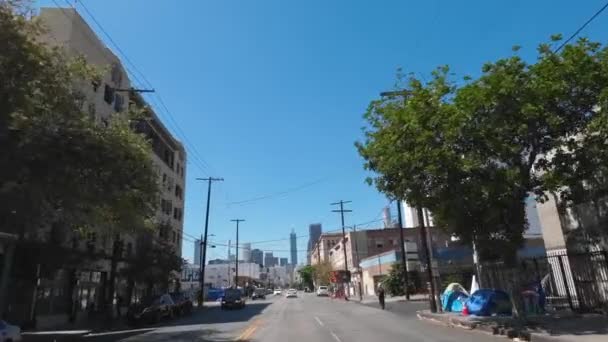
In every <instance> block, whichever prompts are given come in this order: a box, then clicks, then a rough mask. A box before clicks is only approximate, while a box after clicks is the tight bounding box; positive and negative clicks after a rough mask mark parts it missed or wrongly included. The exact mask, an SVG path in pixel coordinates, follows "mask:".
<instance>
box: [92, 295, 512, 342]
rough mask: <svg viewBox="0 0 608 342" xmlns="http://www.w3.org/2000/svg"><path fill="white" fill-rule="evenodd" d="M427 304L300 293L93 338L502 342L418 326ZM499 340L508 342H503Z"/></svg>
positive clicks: (425, 324) (175, 341)
mask: <svg viewBox="0 0 608 342" xmlns="http://www.w3.org/2000/svg"><path fill="white" fill-rule="evenodd" d="M424 307H425V304H424V303H420V302H418V303H416V302H413V303H391V305H390V306H389V307H388V310H385V311H382V310H380V309H378V308H376V307H374V306H373V305H362V304H358V303H354V302H345V301H343V300H334V299H330V298H325V297H322V298H318V297H316V296H314V295H311V294H299V297H298V298H284V297H282V296H281V297H272V298H270V297H269V299H267V300H264V301H253V302H252V301H249V302H248V303H247V306H246V307H245V309H243V310H227V311H222V310H220V309H219V308H218V307H212V308H207V309H205V311H201V312H196V313H194V314H193V315H191V316H188V317H183V318H180V319H177V320H174V321H170V322H167V325H166V326H163V327H159V328H153V329H150V328H149V329H146V330H132V331H125V332H119V333H112V334H101V335H97V336H90V337H89V338H87V339H85V340H86V341H89V342H101V341H103V342H105V341H123V342H139V341H149V342H157V341H171V342H182V341H189V342H190V341H249V342H254V341H255V342H257V341H264V342H283V341H290V342H311V341H318V342H351V341H353V342H354V341H366V342H367V341H372V342H391V341H441V342H447V341H458V342H462V341H472V342H476V341H498V340H499V338H496V337H493V336H490V335H486V334H483V333H478V332H470V331H465V330H462V329H459V328H448V327H444V326H441V325H436V324H432V323H428V322H425V321H420V320H418V318H417V317H416V313H415V312H416V310H419V309H421V308H424ZM500 340H502V341H504V339H503V338H500Z"/></svg>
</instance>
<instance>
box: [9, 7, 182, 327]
mask: <svg viewBox="0 0 608 342" xmlns="http://www.w3.org/2000/svg"><path fill="white" fill-rule="evenodd" d="M39 19H40V21H41V22H42V23H43V24H44V25H45V26H46V28H47V30H46V32H45V33H43V34H42V35H41V36H40V37H39V40H40V41H41V42H43V43H45V44H47V45H49V46H55V47H60V48H62V49H63V50H64V51H65V53H66V55H67V56H68V57H70V56H72V57H74V56H83V57H84V59H85V60H86V61H87V62H88V63H89V64H90V65H93V66H97V67H99V68H100V70H102V71H103V74H102V75H101V78H100V79H99V80H96V81H94V82H91V83H88V82H79V83H76V84H75V87H78V88H79V91H80V93H81V94H82V95H83V98H82V99H81V106H82V109H83V110H84V111H85V112H86V113H88V114H89V115H90V117H91V118H93V119H94V120H95V121H96V122H97V123H98V124H99V125H100V126H104V125H108V124H109V123H110V121H111V120H112V118H114V117H117V116H121V115H124V113H126V112H127V110H129V106H130V105H135V106H138V107H141V108H148V106H147V104H146V103H145V101H144V99H143V98H142V97H141V96H140V95H138V94H137V93H136V92H134V91H133V90H132V84H131V82H130V80H129V77H128V74H127V73H126V71H125V68H124V67H123V66H122V63H121V61H120V59H119V58H118V57H117V56H116V55H115V54H114V53H112V51H111V50H110V49H108V48H107V47H106V46H105V45H104V44H103V42H102V41H101V40H100V39H99V38H98V37H97V36H96V34H95V32H94V31H93V30H92V29H91V27H89V25H88V24H87V23H86V21H85V20H84V19H83V18H82V17H81V16H80V15H79V14H78V12H77V11H76V10H74V9H71V8H69V9H66V8H42V9H41V10H40V13H39ZM147 111H148V114H149V119H148V120H146V121H142V122H141V123H140V124H139V125H138V126H137V127H136V129H137V130H138V131H139V132H140V133H143V134H145V135H146V136H147V137H148V139H149V140H150V141H151V142H152V154H151V157H152V159H153V161H154V164H155V166H156V171H157V173H158V177H159V185H160V186H161V187H162V189H161V194H160V198H159V209H158V212H157V213H156V218H157V221H158V223H159V225H160V224H162V227H163V229H160V230H159V231H158V233H157V234H158V235H157V236H156V237H152V239H150V238H148V239H147V240H148V241H150V240H151V241H153V243H154V242H156V241H158V240H159V239H162V240H165V241H166V242H167V243H168V244H169V246H171V249H172V251H173V252H174V253H175V254H176V255H178V256H181V236H182V230H183V208H184V193H185V185H184V184H185V169H186V166H185V165H186V153H185V150H184V148H183V146H182V145H181V143H180V142H179V141H177V140H176V139H175V138H174V137H173V136H172V135H171V133H170V132H169V131H168V130H167V129H166V128H165V126H164V125H163V124H162V122H161V121H160V119H159V118H158V116H157V115H156V114H155V113H154V112H153V111H152V110H149V109H147ZM41 235H44V234H41ZM119 239H120V242H121V243H122V246H123V248H122V255H120V256H119V258H118V260H117V261H118V262H117V265H116V274H120V270H121V269H122V268H124V267H125V266H127V265H128V262H129V260H130V257H132V256H133V255H134V254H135V253H136V252H137V245H138V242H141V241H142V240H141V236H140V235H132V234H121V236H120V237H119ZM115 241H116V237H115V236H110V235H109V234H104V230H101V229H92V231H90V232H88V233H87V235H86V236H85V237H84V238H82V237H80V236H77V234H75V233H72V232H68V234H67V235H66V236H65V244H66V246H69V248H72V249H74V250H75V251H77V252H78V251H82V252H86V253H88V254H87V255H89V256H95V257H91V258H85V259H84V260H85V261H83V262H81V263H80V265H79V266H78V268H77V269H73V267H72V268H71V269H60V270H59V271H58V272H55V273H53V274H42V275H41V277H40V280H39V285H38V286H37V287H34V288H31V289H30V288H29V287H27V286H21V287H20V288H19V289H18V291H17V293H18V294H19V295H18V296H15V298H14V300H15V301H16V303H19V305H11V307H12V308H15V311H14V312H11V313H10V315H11V317H12V318H11V319H12V320H13V321H15V322H25V321H28V320H33V319H34V317H33V316H32V312H35V315H36V317H35V318H36V321H37V322H38V327H39V328H44V327H52V326H55V325H60V324H65V323H66V322H67V319H68V314H67V313H68V312H75V313H76V316H77V317H76V319H77V320H78V319H79V317H80V316H83V317H84V316H86V312H87V309H89V308H91V307H92V308H99V307H102V306H103V304H104V303H108V302H112V300H113V296H114V293H109V292H110V291H108V290H109V289H110V288H111V287H110V281H109V280H110V273H111V272H110V270H111V267H112V266H111V264H112V262H111V260H110V259H114V257H110V256H112V255H113V254H114V253H113V250H114V246H116V243H115ZM177 278H179V276H177ZM74 279H76V280H74ZM127 288H128V284H127V282H126V280H125V279H121V278H120V277H117V280H116V286H115V289H116V295H120V296H122V297H125V295H126V293H127ZM135 292H137V289H135ZM36 293H54V294H57V296H37V297H38V298H37V299H36V300H35V303H34V302H32V298H34V297H35V296H36ZM66 303H75V304H74V305H76V308H73V307H72V308H70V307H69V306H67V307H66V305H67V304H66ZM34 305H35V306H36V310H31V307H32V306H34Z"/></svg>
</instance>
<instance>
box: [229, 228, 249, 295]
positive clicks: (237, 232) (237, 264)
mask: <svg viewBox="0 0 608 342" xmlns="http://www.w3.org/2000/svg"><path fill="white" fill-rule="evenodd" d="M230 221H232V222H236V259H235V261H236V262H235V265H236V266H235V272H234V273H235V277H234V284H235V285H236V288H237V289H238V288H239V223H240V222H245V220H243V219H233V220H230Z"/></svg>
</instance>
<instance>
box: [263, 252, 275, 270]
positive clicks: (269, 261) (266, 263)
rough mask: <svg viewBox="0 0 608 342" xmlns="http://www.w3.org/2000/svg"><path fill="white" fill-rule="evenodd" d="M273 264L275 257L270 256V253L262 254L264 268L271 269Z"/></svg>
mask: <svg viewBox="0 0 608 342" xmlns="http://www.w3.org/2000/svg"><path fill="white" fill-rule="evenodd" d="M273 266H276V264H275V257H274V256H273V255H272V252H266V253H265V254H264V267H273Z"/></svg>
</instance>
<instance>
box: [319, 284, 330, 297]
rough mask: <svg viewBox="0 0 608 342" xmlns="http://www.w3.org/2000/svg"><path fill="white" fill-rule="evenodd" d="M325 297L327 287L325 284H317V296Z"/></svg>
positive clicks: (327, 293)
mask: <svg viewBox="0 0 608 342" xmlns="http://www.w3.org/2000/svg"><path fill="white" fill-rule="evenodd" d="M321 296H324V297H327V296H329V287H327V286H319V288H317V297H321Z"/></svg>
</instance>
